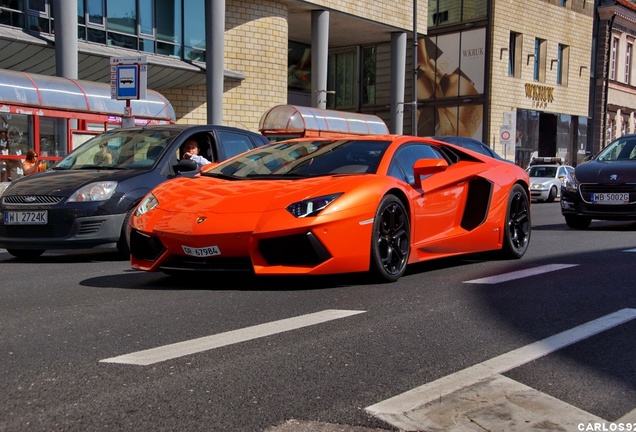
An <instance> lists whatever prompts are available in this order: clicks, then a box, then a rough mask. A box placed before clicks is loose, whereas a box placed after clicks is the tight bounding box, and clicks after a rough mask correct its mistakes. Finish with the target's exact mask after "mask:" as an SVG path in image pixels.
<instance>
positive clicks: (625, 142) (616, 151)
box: [596, 136, 636, 162]
mask: <svg viewBox="0 0 636 432" xmlns="http://www.w3.org/2000/svg"><path fill="white" fill-rule="evenodd" d="M596 159H597V160H599V161H605V162H610V161H619V160H633V161H636V137H633V136H632V137H629V138H619V139H617V140H616V141H614V142H612V143H611V144H610V145H608V146H607V147H605V149H603V151H602V152H601V153H599V155H598V156H597V158H596Z"/></svg>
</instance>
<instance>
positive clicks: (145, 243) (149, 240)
mask: <svg viewBox="0 0 636 432" xmlns="http://www.w3.org/2000/svg"><path fill="white" fill-rule="evenodd" d="M165 250H166V248H165V247H164V246H163V243H161V241H160V240H159V239H158V238H157V237H152V236H149V235H146V234H142V233H140V232H139V231H137V230H132V231H131V233H130V253H131V254H132V255H133V256H135V257H136V258H139V259H142V260H147V261H155V260H156V259H157V258H159V256H160V255H161V254H162V253H163V252H164V251H165Z"/></svg>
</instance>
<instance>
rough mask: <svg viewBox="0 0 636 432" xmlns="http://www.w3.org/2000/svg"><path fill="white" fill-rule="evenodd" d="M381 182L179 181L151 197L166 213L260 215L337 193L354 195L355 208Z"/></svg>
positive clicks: (368, 198) (362, 179) (370, 177)
mask: <svg viewBox="0 0 636 432" xmlns="http://www.w3.org/2000/svg"><path fill="white" fill-rule="evenodd" d="M381 181H382V180H380V179H379V177H378V176H374V175H364V176H342V177H338V176H336V177H332V176H325V177H315V178H310V179H302V180H239V181H226V180H219V179H215V178H198V179H197V178H195V179H188V178H180V179H175V180H171V181H168V182H166V183H163V184H162V185H160V186H159V187H157V188H156V189H155V190H154V191H153V193H154V194H155V196H156V197H157V198H158V200H159V207H160V208H161V209H163V210H164V211H167V212H169V213H200V212H209V213H217V214H241V213H261V212H265V211H268V210H279V209H281V208H285V207H287V206H288V205H289V204H292V203H294V202H297V201H301V200H304V199H308V198H316V197H320V196H324V195H329V194H332V193H337V192H347V195H348V196H349V197H353V196H354V195H355V197H356V203H357V204H366V203H369V202H372V201H373V196H375V195H376V194H374V193H369V192H370V191H372V190H374V185H377V182H381ZM377 187H378V188H380V187H381V186H379V185H377ZM377 190H379V189H377ZM379 194H380V193H379V192H378V194H377V195H378V196H379Z"/></svg>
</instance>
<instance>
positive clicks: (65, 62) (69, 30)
mask: <svg viewBox="0 0 636 432" xmlns="http://www.w3.org/2000/svg"><path fill="white" fill-rule="evenodd" d="M51 3H52V4H53V14H54V16H55V75H57V76H59V77H65V78H72V79H77V68H78V66H77V59H78V55H77V0H55V1H53V2H51Z"/></svg>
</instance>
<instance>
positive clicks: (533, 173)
mask: <svg viewBox="0 0 636 432" xmlns="http://www.w3.org/2000/svg"><path fill="white" fill-rule="evenodd" d="M556 173H557V167H555V166H553V167H552V166H547V167H545V166H533V167H530V170H529V171H528V175H529V176H530V177H550V178H554V177H556Z"/></svg>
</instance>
